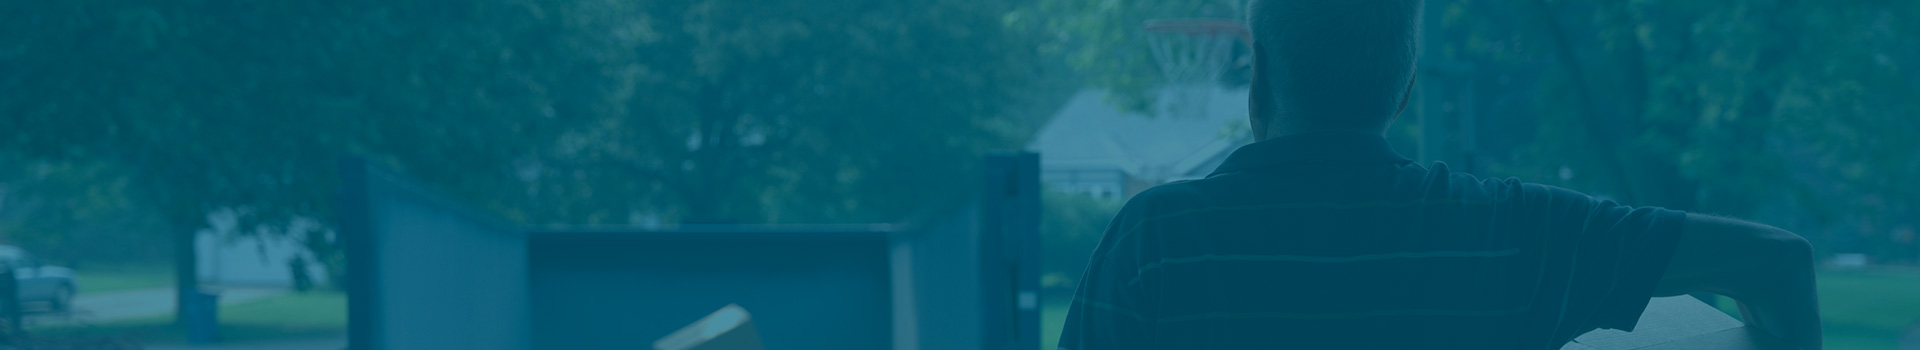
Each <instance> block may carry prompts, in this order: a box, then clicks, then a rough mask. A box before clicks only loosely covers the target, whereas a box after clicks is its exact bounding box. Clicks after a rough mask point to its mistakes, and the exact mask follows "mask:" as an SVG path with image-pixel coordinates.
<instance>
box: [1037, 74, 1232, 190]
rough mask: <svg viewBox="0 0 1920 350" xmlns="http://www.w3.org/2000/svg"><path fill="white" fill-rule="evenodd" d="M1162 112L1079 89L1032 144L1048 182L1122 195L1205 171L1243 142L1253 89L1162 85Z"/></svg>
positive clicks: (1159, 104)
mask: <svg viewBox="0 0 1920 350" xmlns="http://www.w3.org/2000/svg"><path fill="white" fill-rule="evenodd" d="M1154 93H1155V94H1156V95H1155V96H1156V104H1157V105H1156V106H1155V107H1154V108H1155V110H1156V111H1159V112H1158V113H1143V112H1139V111H1128V110H1126V109H1124V108H1121V107H1118V106H1115V105H1114V104H1113V103H1110V102H1108V100H1109V98H1108V97H1109V93H1108V91H1107V90H1104V89H1085V90H1081V91H1080V92H1078V93H1076V94H1074V96H1073V97H1072V98H1070V99H1068V101H1067V103H1066V104H1065V105H1064V106H1063V107H1061V108H1060V110H1059V111H1058V112H1056V113H1054V115H1053V118H1052V119H1051V120H1049V121H1048V122H1047V124H1046V125H1045V126H1043V127H1041V129H1040V132H1039V133H1038V135H1037V136H1036V137H1035V138H1034V140H1033V142H1032V143H1030V144H1029V145H1028V146H1027V150H1029V151H1032V152H1036V153H1040V182H1041V183H1042V184H1043V185H1044V186H1048V187H1050V188H1052V189H1055V190H1062V191H1067V192H1079V193H1087V194H1090V195H1093V196H1094V197H1097V198H1106V199H1112V200H1116V201H1120V200H1126V199H1128V198H1132V197H1133V195H1134V194H1137V193H1140V191H1144V190H1146V189H1147V188H1150V187H1153V186H1156V185H1160V184H1164V183H1167V182H1172V181H1179V180H1186V179H1197V178H1201V177H1205V176H1206V175H1207V174H1208V173H1210V172H1212V171H1213V169H1214V168H1216V167H1219V166H1220V163H1221V162H1222V161H1225V160H1226V157H1227V155H1228V154H1230V153H1232V152H1233V150H1234V149H1237V148H1239V147H1240V146H1241V145H1245V144H1248V143H1250V142H1252V137H1251V135H1250V134H1249V133H1248V132H1247V90H1246V89H1245V88H1243V87H1225V86H1192V87H1170V88H1161V89H1158V90H1155V92H1154Z"/></svg>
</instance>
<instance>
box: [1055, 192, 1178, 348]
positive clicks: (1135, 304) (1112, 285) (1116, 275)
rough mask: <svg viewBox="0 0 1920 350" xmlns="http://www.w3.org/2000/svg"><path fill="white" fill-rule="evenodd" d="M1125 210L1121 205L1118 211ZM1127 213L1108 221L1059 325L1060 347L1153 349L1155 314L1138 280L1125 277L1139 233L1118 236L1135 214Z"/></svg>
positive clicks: (1129, 271) (1131, 272) (1131, 270)
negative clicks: (1070, 304)
mask: <svg viewBox="0 0 1920 350" xmlns="http://www.w3.org/2000/svg"><path fill="white" fill-rule="evenodd" d="M1123 212H1124V211H1123ZM1128 216H1129V215H1126V214H1124V213H1123V214H1121V215H1120V216H1119V217H1116V218H1115V219H1114V220H1113V222H1112V223H1110V224H1108V227H1107V231H1106V233H1105V235H1104V236H1102V238H1101V239H1100V246H1099V247H1098V248H1096V249H1095V250H1094V252H1093V258H1092V260H1091V261H1090V262H1088V264H1087V270H1086V272H1085V273H1084V274H1083V275H1082V276H1081V278H1080V286H1079V288H1078V289H1077V290H1075V292H1074V295H1073V303H1072V306H1071V307H1069V308H1068V309H1067V320H1066V325H1065V326H1064V327H1062V328H1061V330H1060V345H1059V349H1061V350H1107V349H1157V348H1158V347H1157V346H1156V345H1155V344H1156V343H1155V340H1156V339H1155V335H1154V334H1155V333H1154V325H1155V323H1156V322H1155V320H1154V315H1153V314H1152V313H1151V312H1150V311H1151V305H1149V304H1150V299H1151V298H1150V297H1148V296H1145V295H1143V294H1144V293H1143V292H1142V290H1141V289H1140V287H1139V286H1138V285H1134V284H1131V283H1129V282H1128V281H1129V280H1131V279H1132V278H1133V277H1134V274H1136V273H1138V271H1139V270H1138V269H1135V268H1133V266H1134V264H1133V263H1134V262H1135V260H1136V258H1137V253H1138V250H1137V249H1130V248H1129V247H1137V246H1138V244H1137V243H1129V242H1128V240H1134V241H1137V239H1138V238H1139V237H1131V238H1127V237H1122V236H1121V235H1122V233H1124V232H1127V231H1129V230H1130V229H1134V228H1133V227H1131V225H1135V224H1137V223H1138V222H1137V220H1128Z"/></svg>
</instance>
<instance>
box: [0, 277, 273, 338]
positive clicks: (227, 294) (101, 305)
mask: <svg viewBox="0 0 1920 350" xmlns="http://www.w3.org/2000/svg"><path fill="white" fill-rule="evenodd" d="M174 292H175V291H174V289H173V287H165V288H149V289H140V290H129V291H119V292H109V293H96V294H81V295H77V296H74V298H73V310H71V311H68V312H63V313H55V312H38V313H30V314H27V315H25V316H26V317H25V318H26V324H25V325H26V326H27V327H28V328H34V327H46V326H58V325H68V324H99V323H105V322H112V321H119V320H128V319H138V318H144V317H155V316H166V315H170V314H172V313H173V295H174ZM219 293H220V305H232V304H235V303H242V302H247V301H253V300H256V299H260V298H265V297H270V296H275V295H281V294H286V293H287V290H286V289H285V288H224V289H221V290H220V292H219Z"/></svg>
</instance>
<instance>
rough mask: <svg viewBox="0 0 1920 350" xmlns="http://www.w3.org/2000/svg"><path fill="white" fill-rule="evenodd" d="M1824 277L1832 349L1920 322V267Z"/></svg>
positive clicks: (1059, 315) (1053, 319)
mask: <svg viewBox="0 0 1920 350" xmlns="http://www.w3.org/2000/svg"><path fill="white" fill-rule="evenodd" d="M1818 278H1819V280H1820V313H1821V317H1822V318H1823V320H1824V321H1825V324H1824V326H1823V328H1824V329H1823V330H1824V331H1825V336H1826V348H1828V349H1834V350H1855V349H1864V350H1874V349H1893V348H1894V347H1895V346H1898V345H1897V344H1896V343H1897V342H1899V341H1900V335H1901V332H1903V331H1905V330H1906V329H1907V328H1908V327H1911V326H1913V325H1915V324H1916V323H1920V269H1882V270H1853V271H1821V272H1820V275H1819V277H1818ZM1067 301H1068V299H1066V298H1048V299H1046V302H1045V303H1044V304H1042V306H1041V309H1040V332H1041V333H1040V339H1041V345H1042V347H1041V348H1042V349H1049V350H1051V349H1054V344H1057V343H1058V342H1059V338H1060V327H1061V326H1062V324H1063V323H1065V322H1066V317H1067V305H1068V304H1067ZM1719 306H1720V307H1721V309H1722V310H1727V311H1728V312H1729V313H1732V314H1735V315H1737V314H1738V311H1737V310H1736V309H1734V306H1733V302H1732V300H1730V299H1727V298H1720V305H1719ZM1735 317H1736V318H1737V317H1739V316H1735Z"/></svg>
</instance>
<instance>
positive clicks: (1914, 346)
mask: <svg viewBox="0 0 1920 350" xmlns="http://www.w3.org/2000/svg"><path fill="white" fill-rule="evenodd" d="M1899 344H1900V345H1898V349H1900V350H1920V324H1915V325H1913V326H1910V327H1907V332H1906V333H1903V334H1901V335H1900V343H1899Z"/></svg>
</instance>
